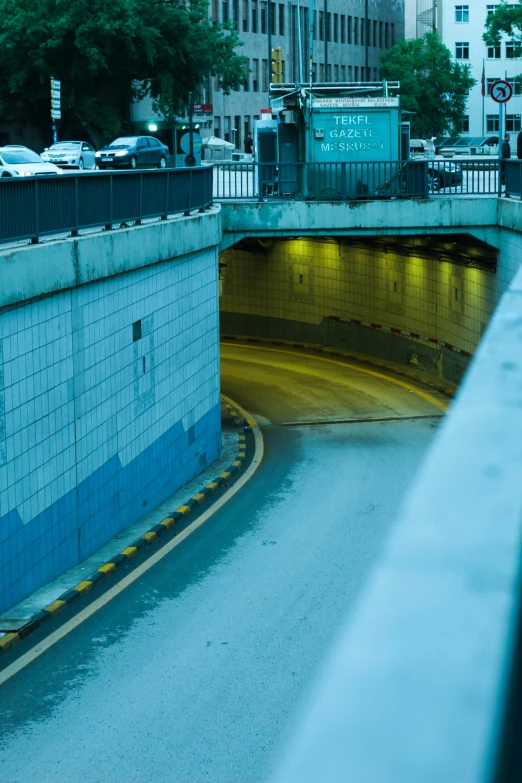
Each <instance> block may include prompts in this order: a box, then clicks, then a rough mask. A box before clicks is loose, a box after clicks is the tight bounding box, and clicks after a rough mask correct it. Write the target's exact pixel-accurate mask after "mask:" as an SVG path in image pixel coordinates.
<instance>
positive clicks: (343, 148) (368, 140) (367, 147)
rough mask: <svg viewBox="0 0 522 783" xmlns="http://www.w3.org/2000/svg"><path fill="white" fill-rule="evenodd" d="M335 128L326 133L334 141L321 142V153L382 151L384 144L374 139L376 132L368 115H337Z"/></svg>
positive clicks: (335, 116)
mask: <svg viewBox="0 0 522 783" xmlns="http://www.w3.org/2000/svg"><path fill="white" fill-rule="evenodd" d="M333 120H334V123H335V127H331V128H330V131H329V133H328V136H329V137H330V139H332V140H333V139H335V141H324V142H321V152H371V151H372V150H383V149H384V147H385V145H386V142H384V141H380V140H378V139H376V138H375V136H376V131H375V128H374V127H372V122H371V119H370V116H369V115H368V114H337V115H334V117H333Z"/></svg>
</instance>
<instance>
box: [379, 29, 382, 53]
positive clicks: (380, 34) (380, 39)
mask: <svg viewBox="0 0 522 783" xmlns="http://www.w3.org/2000/svg"><path fill="white" fill-rule="evenodd" d="M379 49H382V22H379Z"/></svg>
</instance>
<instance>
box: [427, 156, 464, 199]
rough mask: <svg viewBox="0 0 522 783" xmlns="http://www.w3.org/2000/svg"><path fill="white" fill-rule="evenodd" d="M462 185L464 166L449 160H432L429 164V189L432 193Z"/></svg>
mask: <svg viewBox="0 0 522 783" xmlns="http://www.w3.org/2000/svg"><path fill="white" fill-rule="evenodd" d="M455 185H462V166H461V165H460V163H452V162H451V161H449V160H444V159H441V160H437V159H435V160H430V161H429V164H428V189H429V190H430V191H431V192H434V191H437V190H442V189H443V188H449V187H452V186H455Z"/></svg>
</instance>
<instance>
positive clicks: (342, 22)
mask: <svg viewBox="0 0 522 783" xmlns="http://www.w3.org/2000/svg"><path fill="white" fill-rule="evenodd" d="M345 19H346V17H345V15H344V14H341V43H345V41H346V28H345V24H346V22H345Z"/></svg>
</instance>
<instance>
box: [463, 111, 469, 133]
mask: <svg viewBox="0 0 522 783" xmlns="http://www.w3.org/2000/svg"><path fill="white" fill-rule="evenodd" d="M462 133H469V114H465V115H464V117H463V118H462Z"/></svg>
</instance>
